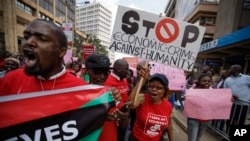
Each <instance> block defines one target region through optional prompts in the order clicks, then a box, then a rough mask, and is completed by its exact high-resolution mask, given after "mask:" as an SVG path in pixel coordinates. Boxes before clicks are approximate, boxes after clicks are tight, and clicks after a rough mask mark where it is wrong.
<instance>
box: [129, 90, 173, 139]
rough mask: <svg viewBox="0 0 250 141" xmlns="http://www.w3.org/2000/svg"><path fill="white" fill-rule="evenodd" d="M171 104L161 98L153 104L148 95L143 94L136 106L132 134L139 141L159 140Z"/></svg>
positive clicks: (168, 116)
mask: <svg viewBox="0 0 250 141" xmlns="http://www.w3.org/2000/svg"><path fill="white" fill-rule="evenodd" d="M171 113H172V106H171V104H170V103H169V102H168V101H167V100H166V99H163V101H162V103H161V104H154V103H152V102H151V100H150V96H149V95H147V94H145V95H144V102H143V104H141V105H140V106H139V107H137V108H136V121H135V125H134V127H133V131H132V134H133V136H134V137H135V138H136V139H137V140H139V141H159V140H160V137H161V135H162V132H163V130H164V129H166V128H167V127H168V124H169V119H170V118H171Z"/></svg>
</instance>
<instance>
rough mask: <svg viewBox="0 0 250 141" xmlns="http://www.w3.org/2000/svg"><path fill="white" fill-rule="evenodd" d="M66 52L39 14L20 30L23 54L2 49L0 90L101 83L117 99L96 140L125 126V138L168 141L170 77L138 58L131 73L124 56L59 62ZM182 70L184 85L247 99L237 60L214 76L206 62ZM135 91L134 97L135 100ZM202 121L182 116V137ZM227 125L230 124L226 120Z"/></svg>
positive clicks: (120, 136) (113, 137)
mask: <svg viewBox="0 0 250 141" xmlns="http://www.w3.org/2000/svg"><path fill="white" fill-rule="evenodd" d="M41 38H43V39H41ZM44 39H45V40H44ZM66 51H67V39H66V36H65V34H64V33H63V31H62V30H61V29H60V28H59V27H58V26H56V25H55V24H53V23H52V22H49V21H46V20H42V19H36V20H34V21H32V22H30V23H29V24H28V25H27V27H26V28H25V30H24V42H23V45H22V54H23V55H19V54H16V53H14V54H11V53H10V54H7V53H6V56H5V57H4V59H1V60H2V62H1V66H0V72H1V73H0V89H1V91H0V95H1V96H3V95H13V94H22V93H28V92H37V91H45V90H56V89H60V88H69V87H74V86H80V85H87V84H97V85H103V86H105V87H109V88H110V91H111V93H112V96H113V98H114V99H115V100H116V101H119V103H118V104H117V105H116V107H114V108H113V109H111V110H110V111H109V112H108V113H107V115H108V116H107V120H106V121H105V122H104V126H103V130H102V133H101V136H100V138H99V140H100V141H101V140H109V141H124V140H125V134H126V132H127V129H130V130H131V134H130V136H129V141H141V140H152V141H159V140H161V139H162V136H163V134H164V133H167V135H168V140H169V141H173V131H172V130H173V129H172V123H171V115H172V105H171V103H170V102H169V101H168V100H169V98H170V97H171V94H170V91H169V88H168V85H169V83H171V82H169V80H168V78H167V77H166V76H165V75H164V74H161V73H156V74H153V75H151V76H150V75H149V74H150V68H149V66H148V65H147V62H146V61H141V62H139V63H138V64H137V68H136V76H134V72H133V71H132V70H130V69H129V65H128V63H127V62H126V61H125V60H123V59H118V60H115V62H114V64H113V67H110V66H111V63H110V60H109V58H108V57H107V56H105V55H101V54H92V55H90V56H88V58H87V60H86V62H85V66H84V67H83V66H82V63H80V62H77V61H73V62H72V63H68V62H67V63H66V64H65V63H64V61H63V57H64V55H65V54H66ZM185 75H186V80H187V83H186V84H187V85H186V88H187V89H188V88H193V89H196V88H201V89H210V88H230V89H232V94H233V100H234V101H237V100H247V101H249V100H250V93H249V91H250V76H248V75H244V74H242V67H241V66H240V65H232V66H231V68H230V69H229V70H222V71H221V72H220V76H215V75H214V72H213V70H212V69H210V68H209V67H208V66H204V67H203V68H202V71H201V74H199V76H200V77H199V78H198V79H197V80H195V77H194V72H193V71H192V72H185ZM140 80H141V82H142V83H141V84H140V83H139V82H140ZM69 82H70V83H69ZM138 89H139V90H138ZM138 91H139V93H140V94H139V95H137V92H138ZM136 95H137V96H138V97H139V98H138V99H135V97H137V96H136ZM132 102H133V103H132ZM126 104H127V105H126ZM123 105H126V106H127V107H126V110H118V109H120V108H121V107H122V106H123ZM243 112H244V113H245V114H244V115H242V116H246V113H247V110H244V111H243ZM238 119H239V120H240V121H241V122H240V123H239V124H244V121H243V118H242V117H238V118H235V117H234V119H230V120H238ZM208 122H209V120H206V121H205V120H202V119H192V118H188V120H187V124H188V140H189V141H198V140H200V138H201V136H202V133H203V132H204V131H205V129H206V128H207V125H208ZM227 126H230V124H229V122H228V124H227ZM196 127H199V128H196Z"/></svg>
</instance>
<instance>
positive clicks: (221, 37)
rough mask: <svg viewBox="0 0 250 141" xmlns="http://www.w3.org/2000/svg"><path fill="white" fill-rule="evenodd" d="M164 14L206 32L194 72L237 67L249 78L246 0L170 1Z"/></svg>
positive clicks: (248, 2) (249, 32) (249, 24)
mask: <svg viewBox="0 0 250 141" xmlns="http://www.w3.org/2000/svg"><path fill="white" fill-rule="evenodd" d="M164 12H165V15H166V16H167V17H172V18H175V19H178V20H183V21H186V22H189V23H193V24H195V25H199V26H204V27H205V28H206V32H205V35H204V38H203V41H202V46H201V49H200V51H199V54H198V57H197V60H196V63H195V67H194V69H195V71H197V72H199V71H200V68H201V66H203V65H208V66H210V67H212V68H213V69H214V70H216V71H217V73H218V72H219V71H220V70H221V69H229V67H230V66H231V65H233V64H240V65H242V66H243V68H244V73H246V74H250V64H249V60H250V20H249V19H250V0H185V1H182V0H171V1H170V2H169V3H168V5H167V6H166V8H165V10H164Z"/></svg>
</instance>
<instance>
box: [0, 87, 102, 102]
mask: <svg viewBox="0 0 250 141" xmlns="http://www.w3.org/2000/svg"><path fill="white" fill-rule="evenodd" d="M99 88H104V87H103V86H100V85H84V86H77V87H71V88H64V89H57V90H49V91H39V92H32V93H26V94H18V95H8V96H1V98H0V102H8V101H13V100H21V99H27V98H33V97H40V96H48V95H54V94H62V93H67V92H74V91H82V90H91V89H99Z"/></svg>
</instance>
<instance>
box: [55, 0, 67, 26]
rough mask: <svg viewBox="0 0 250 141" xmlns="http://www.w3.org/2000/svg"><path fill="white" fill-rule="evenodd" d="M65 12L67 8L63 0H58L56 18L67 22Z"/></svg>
mask: <svg viewBox="0 0 250 141" xmlns="http://www.w3.org/2000/svg"><path fill="white" fill-rule="evenodd" d="M65 11H66V6H65V4H64V2H63V0H57V1H56V17H58V18H60V19H61V20H63V21H65V20H66V17H65V15H66V14H65Z"/></svg>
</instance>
